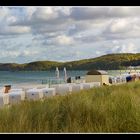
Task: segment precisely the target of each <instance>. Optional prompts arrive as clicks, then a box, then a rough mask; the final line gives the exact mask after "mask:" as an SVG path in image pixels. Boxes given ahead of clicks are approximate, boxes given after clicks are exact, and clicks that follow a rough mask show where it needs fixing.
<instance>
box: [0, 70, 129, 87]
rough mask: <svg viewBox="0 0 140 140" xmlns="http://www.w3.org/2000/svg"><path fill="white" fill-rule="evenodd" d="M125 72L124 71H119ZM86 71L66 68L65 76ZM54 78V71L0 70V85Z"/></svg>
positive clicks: (83, 73)
mask: <svg viewBox="0 0 140 140" xmlns="http://www.w3.org/2000/svg"><path fill="white" fill-rule="evenodd" d="M121 72H122V73H125V72H126V71H124V70H123V71H121ZM86 73H87V71H85V70H83V71H82V70H81V71H78V70H67V77H73V78H74V77H75V76H81V77H84V76H85V75H86ZM108 74H109V75H113V76H115V75H118V74H120V70H111V71H108ZM59 76H60V79H62V80H63V79H64V71H59ZM55 78H56V73H55V71H0V87H3V86H4V85H17V84H25V83H26V84H28V83H29V84H41V83H43V82H44V81H45V82H46V83H47V82H48V81H49V80H50V79H54V80H55Z"/></svg>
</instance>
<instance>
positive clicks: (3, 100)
mask: <svg viewBox="0 0 140 140" xmlns="http://www.w3.org/2000/svg"><path fill="white" fill-rule="evenodd" d="M8 104H9V95H8V94H3V93H0V107H3V106H4V105H8Z"/></svg>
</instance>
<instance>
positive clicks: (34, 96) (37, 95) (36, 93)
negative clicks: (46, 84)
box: [25, 89, 43, 100]
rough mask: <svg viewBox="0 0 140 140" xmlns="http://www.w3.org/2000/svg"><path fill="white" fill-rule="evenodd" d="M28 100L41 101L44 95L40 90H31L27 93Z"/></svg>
mask: <svg viewBox="0 0 140 140" xmlns="http://www.w3.org/2000/svg"><path fill="white" fill-rule="evenodd" d="M25 97H26V99H27V100H39V99H42V98H43V93H42V92H41V90H40V89H29V90H27V91H26V92H25Z"/></svg>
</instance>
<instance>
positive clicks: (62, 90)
mask: <svg viewBox="0 0 140 140" xmlns="http://www.w3.org/2000/svg"><path fill="white" fill-rule="evenodd" d="M55 89H56V94H58V95H65V94H70V93H71V92H72V86H71V85H69V84H63V85H58V86H56V87H55Z"/></svg>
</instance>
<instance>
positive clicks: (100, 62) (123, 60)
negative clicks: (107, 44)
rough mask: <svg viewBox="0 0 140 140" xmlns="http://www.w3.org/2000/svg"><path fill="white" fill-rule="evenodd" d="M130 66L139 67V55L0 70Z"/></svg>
mask: <svg viewBox="0 0 140 140" xmlns="http://www.w3.org/2000/svg"><path fill="white" fill-rule="evenodd" d="M130 65H131V66H138V65H140V53H137V54H132V53H123V54H108V55H103V56H100V57H97V58H92V59H84V60H78V61H71V62H56V61H36V62H31V63H26V64H16V63H6V64H2V63H1V64H0V70H1V71H2V70H10V71H18V70H24V71H25V70H26V71H29V70H31V71H32V70H36V71H45V70H55V68H56V66H58V67H59V68H60V69H63V67H66V68H67V69H68V70H90V69H102V70H116V69H125V68H126V67H128V66H130Z"/></svg>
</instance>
